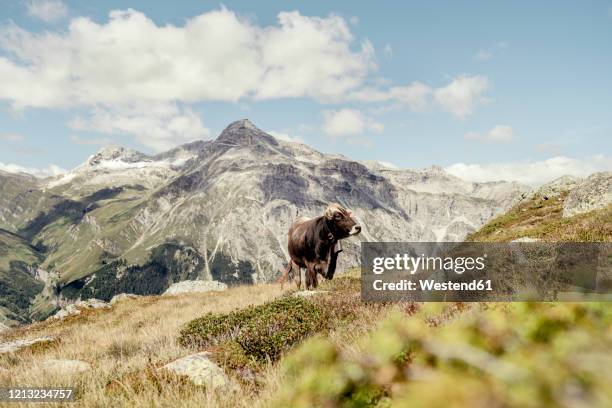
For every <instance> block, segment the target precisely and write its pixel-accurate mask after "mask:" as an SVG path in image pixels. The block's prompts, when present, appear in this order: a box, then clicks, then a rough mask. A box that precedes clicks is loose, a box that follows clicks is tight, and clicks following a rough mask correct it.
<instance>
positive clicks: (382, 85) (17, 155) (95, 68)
mask: <svg viewBox="0 0 612 408" xmlns="http://www.w3.org/2000/svg"><path fill="white" fill-rule="evenodd" d="M611 67H612V2H611V1H601V2H597V1H593V2H564V1H563V2H555V3H550V2H548V3H545V2H539V3H535V4H534V3H533V2H486V1H483V2H453V1H449V2H435V3H432V2H420V3H416V2H402V4H397V2H376V3H373V2H318V1H308V2H291V3H284V5H283V3H281V2H271V1H269V2H263V1H258V2H252V1H226V2H224V3H223V4H220V3H213V2H205V1H191V2H189V1H183V2H176V3H172V4H170V3H167V2H152V1H130V2H125V1H105V2H96V3H93V2H71V1H63V2H62V1H60V0H44V1H43V0H38V1H35V0H34V1H29V0H27V1H26V0H24V1H17V2H15V1H8V0H0V169H5V170H11V171H17V170H26V171H30V172H33V173H35V174H38V175H46V174H53V173H55V172H58V171H61V169H70V168H73V167H75V166H76V165H78V164H79V163H81V162H83V161H84V160H85V159H86V158H87V157H88V156H89V155H91V154H92V153H94V152H95V151H96V150H98V149H100V148H101V147H102V146H103V145H105V144H110V143H112V144H120V145H124V146H129V147H133V148H136V149H138V150H141V151H145V152H149V153H153V152H157V151H161V150H164V149H167V148H169V147H171V146H174V145H177V144H181V143H184V142H187V141H189V140H193V139H210V138H213V137H216V136H217V135H218V133H219V132H220V131H221V130H222V129H223V128H224V127H225V126H226V125H227V124H228V123H230V122H231V121H233V120H236V119H240V118H245V117H246V118H249V119H251V121H252V122H254V123H255V124H256V125H257V126H259V127H260V128H262V129H263V130H266V131H269V132H272V133H273V134H274V135H276V136H278V137H286V138H287V137H288V138H292V139H296V140H300V141H302V142H304V143H307V144H309V145H311V146H313V147H315V148H317V149H319V150H321V151H323V152H328V153H342V154H345V155H346V156H349V157H351V158H354V159H360V160H379V161H384V162H388V163H392V164H393V165H395V166H398V167H402V168H422V167H426V166H429V165H432V164H437V165H441V166H443V167H446V168H447V170H449V171H450V172H452V173H453V174H456V175H459V176H460V177H464V178H466V179H470V180H476V181H481V180H494V179H513V180H519V181H522V182H526V183H530V184H537V183H541V182H544V181H548V180H550V179H552V178H555V177H557V176H560V175H562V174H566V173H568V174H575V175H580V176H584V175H587V174H589V173H591V172H594V171H600V170H612V78H611V72H612V70H611Z"/></svg>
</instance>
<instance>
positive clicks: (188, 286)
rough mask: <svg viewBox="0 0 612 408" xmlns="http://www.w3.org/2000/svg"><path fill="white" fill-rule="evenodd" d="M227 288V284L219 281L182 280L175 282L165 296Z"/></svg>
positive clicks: (216, 290)
mask: <svg viewBox="0 0 612 408" xmlns="http://www.w3.org/2000/svg"><path fill="white" fill-rule="evenodd" d="M224 290H227V285H226V284H225V283H222V282H217V281H203V280H197V281H189V280H187V281H181V282H177V283H173V284H172V285H170V287H169V288H168V289H166V291H165V292H164V296H169V295H178V294H181V293H194V292H218V291H224Z"/></svg>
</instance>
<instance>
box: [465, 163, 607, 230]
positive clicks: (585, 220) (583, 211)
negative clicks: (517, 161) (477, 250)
mask: <svg viewBox="0 0 612 408" xmlns="http://www.w3.org/2000/svg"><path fill="white" fill-rule="evenodd" d="M611 184H612V173H611V172H602V173H595V174H593V175H591V176H590V177H589V178H587V179H586V180H581V179H576V178H569V177H562V178H560V179H557V180H554V181H552V182H550V183H548V184H545V185H543V186H541V187H540V188H539V189H537V190H535V191H534V192H533V193H532V194H531V195H530V196H529V197H526V198H525V199H524V200H522V201H521V202H520V203H518V204H517V205H516V206H514V207H512V208H511V209H510V210H508V211H507V212H506V213H504V214H502V215H500V216H499V217H496V218H494V219H493V220H491V221H490V222H488V223H487V224H486V225H484V226H483V227H482V228H481V229H480V230H478V231H476V232H474V233H472V234H469V235H468V237H467V238H466V240H468V241H481V242H508V241H512V240H515V239H521V238H523V239H524V238H530V239H537V240H542V241H548V242H611V241H612V203H611V201H612V200H611V199H610V189H609V186H610V185H611ZM568 209H569V211H568ZM568 214H569V215H568Z"/></svg>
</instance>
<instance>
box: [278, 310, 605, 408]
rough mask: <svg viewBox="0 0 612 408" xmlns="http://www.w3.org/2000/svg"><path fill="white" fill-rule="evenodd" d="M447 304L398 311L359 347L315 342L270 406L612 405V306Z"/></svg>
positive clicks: (286, 370) (289, 368)
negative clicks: (448, 312)
mask: <svg viewBox="0 0 612 408" xmlns="http://www.w3.org/2000/svg"><path fill="white" fill-rule="evenodd" d="M445 307H446V306H445V305H438V304H425V305H423V307H422V308H421V309H420V310H419V311H418V312H416V313H415V314H413V315H412V316H410V317H407V316H406V314H404V313H396V314H394V315H392V316H391V317H389V318H388V319H386V321H385V322H384V324H383V325H382V326H381V327H380V328H379V329H377V330H375V331H374V332H373V333H372V334H371V335H370V336H368V337H367V338H366V339H364V341H363V343H362V344H359V345H353V347H351V348H354V347H359V352H357V353H356V352H354V350H352V351H351V352H348V351H347V347H346V345H343V344H337V343H334V342H333V341H332V340H330V339H326V338H323V337H320V336H315V337H314V338H312V339H310V340H308V341H306V342H305V343H304V344H302V345H301V346H300V347H298V348H296V349H295V350H294V351H292V352H291V353H289V354H288V355H287V356H286V357H285V358H284V359H283V364H282V370H283V375H282V378H283V382H282V383H281V384H280V386H279V387H278V390H279V391H278V394H277V395H276V396H275V398H274V399H273V401H271V403H270V406H279V407H286V406H291V407H311V406H330V407H332V406H333V407H337V406H346V407H357V406H359V407H365V406H417V407H428V406H445V407H465V406H496V407H542V406H572V405H575V404H576V403H577V402H580V403H579V405H581V406H612V389H611V388H610V387H609V383H610V381H611V380H612V370H610V369H609V367H612V355H611V354H610V352H609V351H610V350H611V349H612V337H610V335H609V333H610V332H609V330H610V327H612V326H611V325H612V309H610V308H609V306H608V305H607V304H605V303H601V304H599V303H588V304H569V303H565V304H559V303H556V304H552V303H518V304H475V305H471V307H470V308H468V309H465V310H463V312H462V313H461V314H460V315H457V316H456V317H458V318H452V319H450V320H449V319H443V321H442V323H440V322H439V317H440V316H441V315H444V313H445V312H444V311H443V310H442V309H441V308H445ZM434 322H438V323H434Z"/></svg>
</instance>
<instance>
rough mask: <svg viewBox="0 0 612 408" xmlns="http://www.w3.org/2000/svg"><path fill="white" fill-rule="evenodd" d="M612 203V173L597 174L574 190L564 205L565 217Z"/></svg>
mask: <svg viewBox="0 0 612 408" xmlns="http://www.w3.org/2000/svg"><path fill="white" fill-rule="evenodd" d="M610 203H612V172H601V173H595V174H592V175H591V176H589V177H588V178H587V179H586V180H584V181H583V182H581V183H580V184H579V185H577V186H576V187H575V188H573V189H572V190H571V191H570V193H569V195H568V196H567V198H566V199H565V203H564V204H563V216H564V217H571V216H574V215H577V214H582V213H585V212H588V211H593V210H597V209H600V208H604V207H606V206H608V205H609V204H610Z"/></svg>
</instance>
